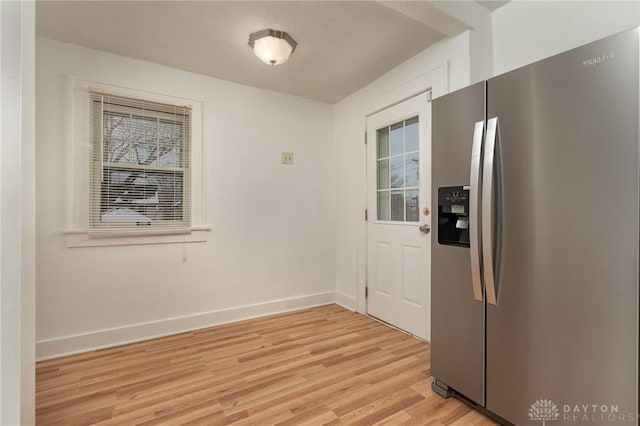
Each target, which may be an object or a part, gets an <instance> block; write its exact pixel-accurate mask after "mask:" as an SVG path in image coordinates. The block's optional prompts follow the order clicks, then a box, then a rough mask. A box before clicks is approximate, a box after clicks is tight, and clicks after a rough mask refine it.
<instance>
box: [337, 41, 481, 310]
mask: <svg viewBox="0 0 640 426" xmlns="http://www.w3.org/2000/svg"><path fill="white" fill-rule="evenodd" d="M469 34H470V33H469V32H465V33H463V34H460V35H458V36H456V37H454V38H451V39H448V40H444V41H442V42H439V43H437V44H436V45H434V46H432V47H431V48H429V49H427V50H425V51H423V52H421V53H420V54H418V55H416V56H415V57H413V58H411V59H409V60H408V61H406V62H405V63H403V64H401V65H400V66H398V67H396V68H394V69H393V70H392V71H390V72H389V73H387V74H385V75H383V76H382V77H380V78H379V79H377V80H376V81H374V82H372V83H371V84H369V85H367V86H366V87H365V88H363V89H361V90H359V91H357V92H356V93H354V94H352V95H350V96H348V97H347V98H345V99H343V100H342V101H340V102H339V103H337V104H336V105H335V106H334V130H333V138H334V143H335V147H336V153H337V156H336V159H337V161H336V164H335V175H336V186H335V192H336V197H337V198H336V218H337V221H336V260H335V262H336V291H337V296H338V298H339V299H338V300H341V301H342V303H343V304H345V305H347V306H351V307H353V308H354V309H355V308H357V309H358V311H360V312H364V305H363V304H362V303H360V304H359V305H358V306H356V298H357V290H358V288H359V286H361V285H362V284H363V283H362V282H359V280H360V281H362V280H363V271H364V269H363V268H364V266H363V262H364V257H363V256H364V246H363V243H364V231H365V229H364V224H365V222H364V209H365V172H364V170H365V167H364V166H365V164H364V160H365V150H364V130H365V115H366V114H368V113H371V112H373V111H375V110H376V109H377V108H379V107H381V106H386V105H385V103H386V104H387V105H388V104H389V103H388V102H394V101H398V100H401V99H394V98H393V97H394V93H401V92H406V91H405V90H403V88H408V87H416V85H415V84H412V83H413V82H416V81H418V80H420V78H421V77H423V76H425V75H427V74H429V73H430V72H431V71H433V70H435V69H437V68H439V67H442V66H443V65H445V66H446V69H447V80H448V89H449V90H456V89H459V88H462V87H464V86H466V85H468V84H469V82H470V64H469V45H470V41H469ZM426 88H427V87H424V89H426ZM445 90H446V88H445ZM438 95H441V93H440V94H438V93H436V96H438ZM363 301H364V300H363V299H362V298H360V302H363Z"/></svg>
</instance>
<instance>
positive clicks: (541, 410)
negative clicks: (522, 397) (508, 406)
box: [529, 399, 560, 426]
mask: <svg viewBox="0 0 640 426" xmlns="http://www.w3.org/2000/svg"><path fill="white" fill-rule="evenodd" d="M558 417H560V411H558V406H557V405H556V404H554V403H553V401H551V400H549V399H539V400H537V401H536V402H534V403H533V404H531V408H529V418H530V419H531V420H536V421H542V426H545V423H546V422H547V420H551V421H553V420H557V419H558Z"/></svg>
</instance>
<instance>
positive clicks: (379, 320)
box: [367, 313, 431, 343]
mask: <svg viewBox="0 0 640 426" xmlns="http://www.w3.org/2000/svg"><path fill="white" fill-rule="evenodd" d="M367 317H369V318H371V319H372V320H374V321H377V322H379V323H380V324H384V325H386V326H387V327H391V328H393V329H394V330H397V331H399V332H400V333H402V334H406V335H407V336H411V337H413V338H414V339H416V340H420V341H421V342H424V343H431V342H429V341H428V340H425V339H423V338H422V337H419V336H416V335H415V334H413V333H410V332H408V331H406V330H403V329H401V328H398V327H396V326H395V325H393V324H390V323H388V322H386V321H383V320H381V319H380V318H376V317H374V316H373V315H371V314H369V313H367Z"/></svg>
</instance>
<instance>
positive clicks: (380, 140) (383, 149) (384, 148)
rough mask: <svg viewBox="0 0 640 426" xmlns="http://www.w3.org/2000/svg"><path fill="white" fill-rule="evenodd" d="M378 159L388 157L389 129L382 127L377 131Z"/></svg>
mask: <svg viewBox="0 0 640 426" xmlns="http://www.w3.org/2000/svg"><path fill="white" fill-rule="evenodd" d="M377 151H378V158H385V157H388V156H389V128H388V127H384V128H382V129H379V130H378V137H377Z"/></svg>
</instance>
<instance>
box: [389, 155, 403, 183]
mask: <svg viewBox="0 0 640 426" xmlns="http://www.w3.org/2000/svg"><path fill="white" fill-rule="evenodd" d="M390 168H391V187H392V188H402V187H403V186H404V157H402V156H400V157H393V158H391V161H390Z"/></svg>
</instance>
